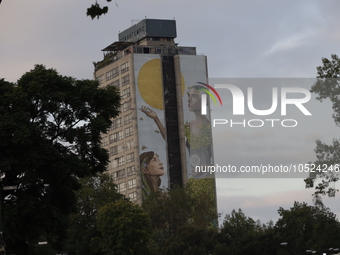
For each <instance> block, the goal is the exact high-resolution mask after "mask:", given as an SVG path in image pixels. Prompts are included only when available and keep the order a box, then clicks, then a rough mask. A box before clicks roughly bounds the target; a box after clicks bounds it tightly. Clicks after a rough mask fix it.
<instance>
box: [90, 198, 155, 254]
mask: <svg viewBox="0 0 340 255" xmlns="http://www.w3.org/2000/svg"><path fill="white" fill-rule="evenodd" d="M97 224H98V225H97V226H98V230H99V231H100V233H101V237H100V238H98V239H97V241H98V243H99V245H100V247H101V250H102V252H103V254H105V255H114V254H121V255H134V254H147V243H148V239H149V236H150V234H151V231H152V229H151V222H150V218H149V215H148V214H147V213H145V212H144V211H143V210H142V208H141V207H140V206H139V205H136V204H133V203H132V202H130V201H128V200H124V199H120V200H118V201H117V202H115V203H114V202H111V203H109V204H107V205H106V206H104V207H102V208H101V209H100V211H99V213H98V223H97Z"/></svg>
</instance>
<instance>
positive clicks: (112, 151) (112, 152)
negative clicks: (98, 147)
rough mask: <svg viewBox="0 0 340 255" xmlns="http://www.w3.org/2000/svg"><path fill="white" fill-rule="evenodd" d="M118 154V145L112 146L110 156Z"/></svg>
mask: <svg viewBox="0 0 340 255" xmlns="http://www.w3.org/2000/svg"><path fill="white" fill-rule="evenodd" d="M117 154H118V149H117V145H116V146H113V147H110V156H114V155H117Z"/></svg>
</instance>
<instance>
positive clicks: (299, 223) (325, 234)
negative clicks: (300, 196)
mask: <svg viewBox="0 0 340 255" xmlns="http://www.w3.org/2000/svg"><path fill="white" fill-rule="evenodd" d="M278 213H279V215H280V218H279V220H278V221H277V223H276V225H275V229H276V235H277V236H278V238H279V239H280V240H281V241H285V242H288V245H287V248H286V249H287V251H289V254H304V253H305V252H306V250H315V251H321V250H323V249H326V248H330V247H334V248H335V247H338V245H339V241H338V236H339V235H340V224H339V221H338V220H337V218H336V215H335V214H334V213H332V212H331V211H330V210H329V209H327V208H320V207H318V206H308V205H307V204H306V203H299V202H295V203H294V206H293V207H291V208H290V209H288V210H286V209H283V208H280V209H279V210H278Z"/></svg>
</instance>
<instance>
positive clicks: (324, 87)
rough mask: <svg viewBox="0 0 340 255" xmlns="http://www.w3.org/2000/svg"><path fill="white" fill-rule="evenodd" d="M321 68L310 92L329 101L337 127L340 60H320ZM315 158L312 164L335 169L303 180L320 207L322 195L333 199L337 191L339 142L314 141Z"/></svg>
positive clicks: (336, 57) (339, 113)
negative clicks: (311, 189) (328, 143)
mask: <svg viewBox="0 0 340 255" xmlns="http://www.w3.org/2000/svg"><path fill="white" fill-rule="evenodd" d="M322 63H323V66H319V67H317V74H318V75H317V78H318V79H317V81H316V82H315V84H314V85H313V86H312V89H311V92H313V93H316V94H317V99H318V100H319V101H322V100H324V99H329V100H330V101H331V102H332V104H333V106H332V108H333V111H334V113H333V119H334V121H335V123H336V125H337V126H339V125H340V98H339V94H340V85H339V79H338V78H339V77H340V59H339V57H338V56H337V55H331V60H329V59H327V58H323V59H322ZM315 152H316V157H317V161H316V162H314V164H315V165H316V166H321V168H322V169H324V167H323V166H327V168H328V167H333V168H334V167H337V169H335V171H327V172H324V171H315V172H312V173H310V176H309V177H308V178H307V179H305V184H306V188H313V187H314V186H315V192H314V201H315V203H316V204H320V205H322V199H321V196H322V195H326V194H327V195H328V196H329V197H334V196H335V194H336V192H337V191H338V190H337V189H335V188H334V183H335V182H336V181H338V179H339V178H338V176H337V172H338V170H339V167H340V165H339V162H340V140H338V139H334V140H333V144H332V145H327V144H324V143H322V142H321V141H320V140H317V141H316V148H315Z"/></svg>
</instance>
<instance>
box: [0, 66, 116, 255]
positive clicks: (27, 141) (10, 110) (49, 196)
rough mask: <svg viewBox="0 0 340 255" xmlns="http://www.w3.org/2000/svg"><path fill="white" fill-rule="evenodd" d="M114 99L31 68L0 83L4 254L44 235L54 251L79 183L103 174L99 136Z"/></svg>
mask: <svg viewBox="0 0 340 255" xmlns="http://www.w3.org/2000/svg"><path fill="white" fill-rule="evenodd" d="M119 100H120V97H119V94H118V92H117V90H116V89H115V88H114V87H105V88H100V87H99V84H98V82H97V81H93V80H76V79H74V78H71V77H66V76H62V75H60V74H59V73H58V72H57V71H56V70H54V69H46V68H45V67H44V66H43V65H36V66H35V68H34V69H33V70H31V71H30V72H27V73H25V74H24V75H23V76H22V77H21V78H20V79H19V80H18V82H17V84H12V83H8V82H5V81H4V80H0V141H1V144H0V172H1V176H2V177H4V178H2V182H1V183H2V185H3V186H8V185H11V186H12V185H16V186H17V187H18V189H17V190H16V191H14V193H12V194H7V193H4V192H3V194H2V196H3V197H6V199H5V202H4V208H3V209H4V210H3V211H4V212H3V213H4V216H3V218H4V237H5V241H6V244H7V250H9V251H10V252H12V253H16V254H18V255H20V254H25V255H27V254H30V250H29V247H32V246H33V245H34V244H36V243H37V242H38V239H39V238H42V237H43V238H44V239H46V240H44V241H48V242H49V243H50V244H54V245H56V246H58V244H60V243H61V239H62V238H63V237H64V236H65V232H66V231H65V229H66V226H67V216H68V214H69V213H70V212H71V211H72V210H73V209H74V208H75V204H76V198H75V191H76V190H77V189H78V188H79V187H80V185H79V178H83V177H86V176H91V175H95V174H97V173H100V172H103V171H104V170H105V169H106V165H107V163H108V154H107V151H106V150H104V149H103V148H101V133H102V132H106V130H107V128H108V127H109V126H110V124H111V118H113V117H115V116H117V114H118V110H117V108H118V107H119V104H120V103H119ZM1 200H2V199H1Z"/></svg>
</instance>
